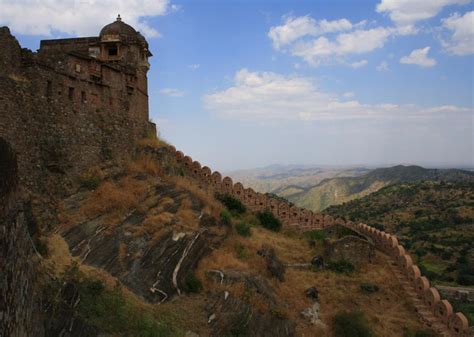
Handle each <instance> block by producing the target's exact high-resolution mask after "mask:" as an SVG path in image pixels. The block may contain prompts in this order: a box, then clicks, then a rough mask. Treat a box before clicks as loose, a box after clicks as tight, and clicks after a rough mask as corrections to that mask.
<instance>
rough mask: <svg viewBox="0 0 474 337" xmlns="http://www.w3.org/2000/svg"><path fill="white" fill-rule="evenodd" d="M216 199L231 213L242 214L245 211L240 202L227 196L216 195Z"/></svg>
mask: <svg viewBox="0 0 474 337" xmlns="http://www.w3.org/2000/svg"><path fill="white" fill-rule="evenodd" d="M216 198H217V200H219V201H220V202H221V203H222V204H223V205H224V206H225V207H226V208H227V209H228V210H229V211H231V212H232V213H236V214H243V213H245V211H246V210H247V209H246V208H245V206H244V204H243V203H242V202H241V201H240V200H238V199H236V198H234V197H233V196H231V195H229V194H217V195H216Z"/></svg>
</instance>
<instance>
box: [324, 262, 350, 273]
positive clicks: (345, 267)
mask: <svg viewBox="0 0 474 337" xmlns="http://www.w3.org/2000/svg"><path fill="white" fill-rule="evenodd" d="M328 269H329V270H332V271H333V272H335V273H338V274H350V273H352V272H354V270H355V266H354V265H353V264H352V263H351V262H350V261H347V260H338V261H331V262H329V263H328Z"/></svg>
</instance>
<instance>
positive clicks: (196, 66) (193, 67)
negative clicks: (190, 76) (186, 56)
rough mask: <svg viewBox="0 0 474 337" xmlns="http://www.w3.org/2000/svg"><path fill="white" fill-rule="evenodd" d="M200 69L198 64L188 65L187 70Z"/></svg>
mask: <svg viewBox="0 0 474 337" xmlns="http://www.w3.org/2000/svg"><path fill="white" fill-rule="evenodd" d="M200 67H201V65H200V64H198V63H195V64H190V65H188V68H189V69H192V70H196V69H198V68H200Z"/></svg>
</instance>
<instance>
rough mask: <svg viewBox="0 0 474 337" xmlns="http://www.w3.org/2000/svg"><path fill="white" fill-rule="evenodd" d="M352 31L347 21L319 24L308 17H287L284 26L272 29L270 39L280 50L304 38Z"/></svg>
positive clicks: (326, 21) (322, 21)
mask: <svg viewBox="0 0 474 337" xmlns="http://www.w3.org/2000/svg"><path fill="white" fill-rule="evenodd" d="M350 29H352V23H350V21H349V20H347V19H340V20H334V21H328V20H321V21H319V22H318V21H316V20H314V19H313V18H311V17H310V16H308V15H306V16H300V17H296V18H295V17H293V16H286V17H285V18H284V24H283V25H281V26H276V27H271V28H270V31H269V32H268V37H269V38H270V39H271V40H272V42H273V47H274V48H275V49H277V50H278V49H281V48H282V47H284V46H286V45H289V44H291V43H293V42H294V41H296V40H298V39H299V38H301V37H303V36H317V35H320V34H324V33H330V32H338V31H343V30H350Z"/></svg>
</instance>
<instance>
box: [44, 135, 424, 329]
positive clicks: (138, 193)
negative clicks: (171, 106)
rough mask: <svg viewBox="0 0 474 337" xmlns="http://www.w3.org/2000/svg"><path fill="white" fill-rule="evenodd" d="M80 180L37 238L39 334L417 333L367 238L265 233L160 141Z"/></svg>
mask: <svg viewBox="0 0 474 337" xmlns="http://www.w3.org/2000/svg"><path fill="white" fill-rule="evenodd" d="M80 184H81V185H80V186H82V187H79V188H78V189H77V191H76V192H74V193H72V194H71V195H70V196H69V197H67V198H65V199H64V200H63V201H62V202H61V203H60V204H59V207H58V214H57V218H58V224H57V225H56V226H52V227H51V228H52V229H51V230H43V231H42V233H41V236H40V237H38V242H39V243H41V245H43V246H44V247H43V249H42V257H41V258H40V259H39V262H38V263H39V266H40V268H39V274H38V275H40V279H41V282H40V285H39V288H38V289H39V290H40V292H41V293H42V295H41V297H40V298H41V302H42V303H43V305H42V309H41V311H40V314H41V316H42V317H43V322H44V324H43V329H44V331H45V333H44V335H45V336H59V335H60V336H118V335H120V336H196V335H199V336H216V337H217V336H255V337H256V336H333V335H334V334H335V331H336V330H337V329H338V327H340V325H341V324H342V325H344V324H346V325H347V324H349V325H351V324H353V322H352V321H353V320H355V321H357V324H359V325H361V329H366V330H367V331H372V332H373V333H375V334H376V335H380V336H382V335H383V336H404V335H406V334H407V333H408V334H409V333H414V332H416V331H421V330H423V329H424V328H423V326H422V325H421V323H419V322H418V320H417V319H416V315H414V308H413V306H412V305H411V304H410V302H409V301H408V300H407V299H406V296H405V295H404V290H403V289H402V288H401V286H400V284H398V281H397V280H396V278H395V277H394V275H393V271H392V269H391V268H390V265H389V262H388V260H387V258H386V256H385V255H383V254H381V253H379V252H375V251H374V250H373V248H371V244H370V243H369V242H367V241H365V240H363V239H361V238H357V236H353V235H356V234H355V233H352V234H351V233H347V232H345V231H339V230H334V231H331V232H326V233H319V234H317V235H313V234H308V235H307V236H303V235H300V234H295V233H284V232H283V233H279V232H273V231H270V230H268V229H265V228H263V227H261V226H260V223H259V220H258V218H257V217H255V215H253V214H251V213H249V212H244V213H238V212H236V211H232V210H231V212H230V211H229V210H226V208H225V207H224V205H223V204H221V203H219V202H218V201H217V200H216V199H215V198H214V194H213V192H212V191H209V190H207V189H206V188H205V187H204V186H202V185H201V184H200V183H199V182H198V181H195V180H193V179H191V178H190V177H186V176H183V170H182V168H181V167H180V166H179V164H177V162H176V161H175V160H174V157H173V156H172V155H170V152H168V150H167V148H166V147H163V146H161V144H158V145H156V144H155V147H149V146H148V147H146V149H144V150H143V151H142V152H141V154H139V155H138V156H137V157H135V158H134V159H133V160H131V161H130V162H129V163H128V164H127V165H125V166H122V167H115V166H109V165H107V164H104V165H102V166H100V167H96V168H92V169H90V170H89V171H87V172H85V173H84V174H83V176H82V178H81V181H80ZM244 227H245V228H247V230H242V228H244ZM239 233H240V234H239ZM321 235H323V236H324V237H326V239H327V240H326V241H321V240H320V239H321ZM341 240H342V241H341ZM339 242H341V243H339ZM347 247H349V248H347ZM315 257H317V258H315ZM355 257H357V258H356V259H354V258H355ZM368 288H370V289H372V290H371V291H367V289H368ZM344 315H346V316H344ZM347 315H348V316H347ZM336 318H337V319H336ZM357 324H356V325H357Z"/></svg>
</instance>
